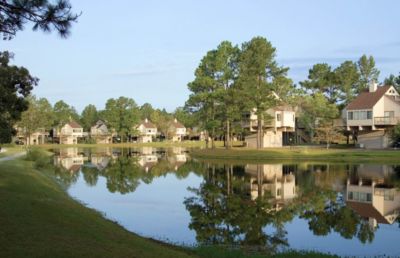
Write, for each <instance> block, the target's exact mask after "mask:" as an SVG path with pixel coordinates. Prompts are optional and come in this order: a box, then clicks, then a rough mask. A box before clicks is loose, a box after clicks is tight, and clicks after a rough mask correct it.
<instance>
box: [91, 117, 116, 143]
mask: <svg viewBox="0 0 400 258" xmlns="http://www.w3.org/2000/svg"><path fill="white" fill-rule="evenodd" d="M90 137H91V138H92V139H95V141H96V143H112V133H111V132H109V131H108V128H107V125H106V124H105V123H104V122H103V121H101V120H99V121H97V122H96V124H95V125H94V126H92V127H91V128H90Z"/></svg>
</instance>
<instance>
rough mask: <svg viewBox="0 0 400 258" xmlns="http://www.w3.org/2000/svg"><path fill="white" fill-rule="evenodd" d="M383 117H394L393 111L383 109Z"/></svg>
mask: <svg viewBox="0 0 400 258" xmlns="http://www.w3.org/2000/svg"><path fill="white" fill-rule="evenodd" d="M385 117H394V111H385Z"/></svg>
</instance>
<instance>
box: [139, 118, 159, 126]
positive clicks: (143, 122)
mask: <svg viewBox="0 0 400 258" xmlns="http://www.w3.org/2000/svg"><path fill="white" fill-rule="evenodd" d="M141 125H143V126H144V127H145V128H157V127H156V126H155V125H154V124H153V123H152V122H149V121H148V120H147V121H146V120H145V121H142V123H141Z"/></svg>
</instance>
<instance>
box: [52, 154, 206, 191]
mask: <svg viewBox="0 0 400 258" xmlns="http://www.w3.org/2000/svg"><path fill="white" fill-rule="evenodd" d="M86 155H87V156H88V157H91V153H90V152H88V153H86ZM201 164H202V163H198V162H188V163H187V164H182V165H181V166H180V167H179V168H178V171H176V172H174V167H175V165H171V164H170V163H169V162H168V161H167V160H166V159H161V160H159V161H158V162H156V163H154V164H152V166H151V168H150V170H149V171H146V170H145V168H143V167H141V166H140V165H139V162H138V156H137V155H135V153H134V152H133V151H132V150H131V149H121V150H118V157H116V158H115V159H113V160H111V159H110V161H109V162H108V164H107V165H106V166H105V167H104V168H103V169H101V170H100V169H99V168H98V166H94V165H93V164H91V163H90V162H89V163H86V164H85V165H83V166H82V167H81V170H80V172H81V173H82V175H83V179H84V180H85V182H86V183H87V184H88V185H89V186H95V185H96V184H97V181H98V178H99V176H102V177H104V178H105V179H106V181H107V183H106V184H107V188H108V190H109V191H110V192H112V193H114V192H119V193H122V194H125V193H130V192H134V191H135V190H136V188H137V187H138V186H139V185H140V183H141V182H142V183H145V184H150V183H151V182H152V181H153V179H154V178H158V177H161V176H165V175H167V174H168V173H173V174H175V175H176V177H177V178H179V179H184V178H186V177H187V176H188V175H189V173H190V172H191V171H198V170H197V169H196V168H197V167H201ZM56 177H57V178H58V179H59V180H60V182H61V183H62V184H63V185H66V186H67V187H69V186H70V185H72V184H73V183H76V181H77V179H78V177H79V172H78V171H76V172H69V171H67V170H66V169H64V168H62V167H61V166H59V167H56Z"/></svg>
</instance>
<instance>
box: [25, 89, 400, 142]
mask: <svg viewBox="0 0 400 258" xmlns="http://www.w3.org/2000/svg"><path fill="white" fill-rule="evenodd" d="M276 97H277V98H279V97H278V96H276ZM264 117H266V118H267V119H264V121H263V132H264V134H263V135H262V141H261V147H282V146H284V145H289V144H293V143H299V142H301V141H300V140H301V139H300V140H299V139H298V138H299V137H300V138H301V137H303V140H304V141H305V142H307V141H310V140H311V139H308V140H307V139H306V138H307V137H305V134H304V132H303V130H302V129H303V128H301V127H300V126H299V125H298V124H296V108H294V107H291V106H288V105H281V106H278V107H274V108H271V109H269V110H267V111H266V114H265V115H264ZM399 123H400V94H399V92H397V90H396V89H395V88H394V87H393V86H380V87H379V86H378V85H377V84H376V83H372V84H371V85H370V87H369V91H368V92H363V93H361V94H360V95H359V96H357V97H356V98H355V99H354V100H353V101H352V102H351V103H349V104H348V105H347V107H346V108H345V109H344V110H343V112H342V118H341V119H340V121H339V123H337V125H336V126H337V127H340V128H339V129H341V130H342V131H344V132H345V133H346V134H347V135H351V136H352V137H353V139H354V141H355V142H357V143H358V145H359V146H360V147H363V148H376V149H379V148H387V147H389V146H390V144H391V142H390V133H389V132H390V129H392V128H393V127H394V126H395V125H397V124H399ZM241 126H242V127H243V128H244V129H245V130H246V131H247V136H245V138H244V141H245V143H246V145H247V146H248V147H251V148H255V147H257V133H256V132H257V127H258V119H257V114H256V110H252V111H251V112H249V113H247V114H246V115H245V116H244V117H243V121H242V123H241ZM136 130H137V132H138V133H137V135H134V136H133V137H132V138H131V141H134V142H140V143H147V142H152V141H153V140H154V138H155V137H156V136H157V135H159V132H158V130H157V127H156V126H155V125H154V124H153V123H152V122H151V121H149V120H148V119H145V120H144V121H142V122H141V123H140V124H139V125H138V126H137V127H136ZM168 131H169V132H170V138H171V140H172V141H174V142H180V141H182V140H183V139H184V138H185V137H186V138H187V135H188V130H187V128H185V126H183V125H182V124H181V123H180V122H178V121H177V120H176V119H175V120H174V121H173V122H172V123H171V124H170V128H169V130H168ZM49 135H50V132H46V131H45V130H38V131H37V132H35V133H33V134H31V135H30V136H29V137H25V136H26V135H25V134H24V132H23V130H19V138H20V139H21V140H22V141H24V142H25V143H27V144H31V145H34V144H42V143H44V142H46V139H47V137H49ZM198 135H199V137H198V139H199V140H205V139H206V138H207V137H206V134H205V132H199V133H198ZM115 136H116V134H115V132H114V131H112V130H110V129H109V128H107V125H106V124H105V123H104V122H103V121H98V122H97V123H96V124H95V125H93V126H92V127H91V129H90V132H84V131H83V128H82V126H80V125H79V124H78V123H76V122H73V121H72V122H69V123H67V124H65V125H63V126H62V127H60V128H55V129H53V132H52V139H53V142H57V143H60V144H76V143H78V141H79V140H80V139H83V138H88V137H89V138H92V139H94V140H95V142H96V143H112V142H113V139H114V137H115Z"/></svg>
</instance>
